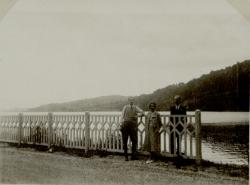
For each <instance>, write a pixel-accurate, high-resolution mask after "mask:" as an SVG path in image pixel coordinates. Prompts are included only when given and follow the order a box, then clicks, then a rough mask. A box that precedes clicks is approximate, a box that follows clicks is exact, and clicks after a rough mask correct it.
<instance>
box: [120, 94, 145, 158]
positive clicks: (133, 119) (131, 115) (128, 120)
mask: <svg viewBox="0 0 250 185" xmlns="http://www.w3.org/2000/svg"><path fill="white" fill-rule="evenodd" d="M134 101H135V100H134V98H132V97H130V98H128V104H127V105H125V106H124V107H123V110H122V120H121V121H122V125H121V132H122V140H123V149H124V155H125V161H128V146H127V142H128V136H129V137H130V139H131V142H132V156H131V160H136V159H137V155H136V149H137V131H138V125H137V117H138V113H140V116H143V115H144V112H143V110H142V109H140V108H139V107H138V106H136V105H134Z"/></svg>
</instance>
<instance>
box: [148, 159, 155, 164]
mask: <svg viewBox="0 0 250 185" xmlns="http://www.w3.org/2000/svg"><path fill="white" fill-rule="evenodd" d="M152 162H154V160H151V159H150V160H147V161H146V164H150V163H152Z"/></svg>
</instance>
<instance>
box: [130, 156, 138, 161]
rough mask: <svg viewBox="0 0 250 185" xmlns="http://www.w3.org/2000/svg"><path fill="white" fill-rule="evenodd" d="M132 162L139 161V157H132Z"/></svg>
mask: <svg viewBox="0 0 250 185" xmlns="http://www.w3.org/2000/svg"><path fill="white" fill-rule="evenodd" d="M131 160H139V158H138V157H137V156H132V157H131Z"/></svg>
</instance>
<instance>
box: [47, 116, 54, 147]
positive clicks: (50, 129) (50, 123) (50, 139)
mask: <svg viewBox="0 0 250 185" xmlns="http://www.w3.org/2000/svg"><path fill="white" fill-rule="evenodd" d="M52 124H53V114H52V113H51V112H49V113H48V148H49V149H51V146H52Z"/></svg>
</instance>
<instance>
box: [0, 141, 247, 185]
mask: <svg viewBox="0 0 250 185" xmlns="http://www.w3.org/2000/svg"><path fill="white" fill-rule="evenodd" d="M0 183H2V184H7V183H11V184H16V183H18V184H31V183H32V184H118V185H119V184H152V185H156V184H164V185H166V184H168V185H171V184H177V185H190V184H192V185H201V184H202V185H206V184H208V185H210V184H211V185H216V184H218V185H222V184H225V185H230V184H235V185H237V184H240V185H243V184H248V180H247V179H243V178H239V177H229V176H226V175H223V174H219V173H217V172H216V171H214V170H210V171H195V170H192V169H176V167H175V166H174V165H173V164H171V163H170V162H166V163H165V162H156V163H152V164H145V160H139V161H128V162H125V161H124V160H123V157H122V156H114V155H111V156H107V157H99V156H92V157H90V158H84V157H79V156H74V155H69V154H66V153H63V152H55V153H48V152H41V151H36V150H34V149H31V148H16V147H13V146H9V145H7V144H3V143H0Z"/></svg>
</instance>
